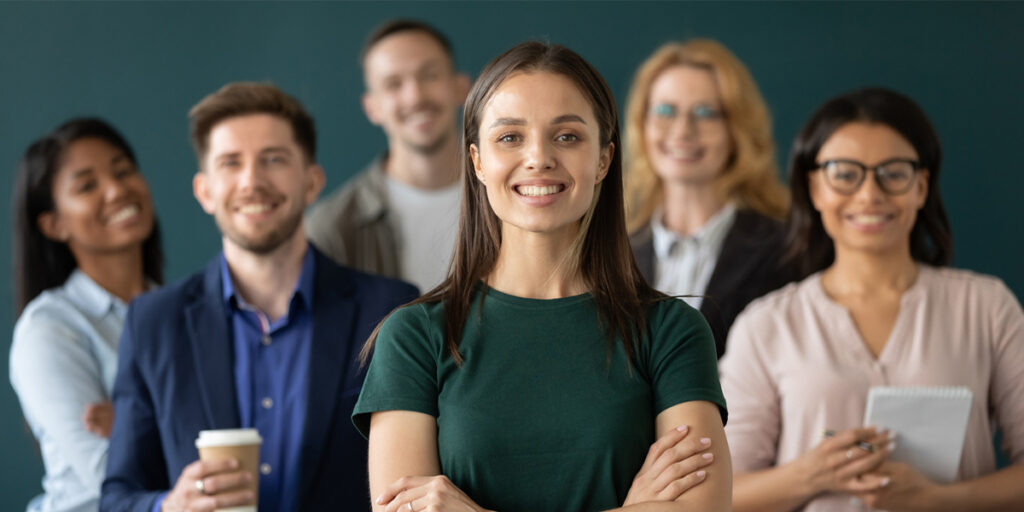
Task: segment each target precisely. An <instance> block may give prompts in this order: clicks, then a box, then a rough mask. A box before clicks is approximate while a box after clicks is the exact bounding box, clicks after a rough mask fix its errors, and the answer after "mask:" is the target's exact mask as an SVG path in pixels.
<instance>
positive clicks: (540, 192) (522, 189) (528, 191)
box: [516, 185, 561, 197]
mask: <svg viewBox="0 0 1024 512" xmlns="http://www.w3.org/2000/svg"><path fill="white" fill-rule="evenodd" d="M560 188H561V187H559V186H558V185H548V186H545V187H538V186H534V185H520V186H519V187H516V190H518V191H519V193H520V194H522V195H524V196H532V197H536V196H547V195H551V194H557V193H558V191H559V189H560Z"/></svg>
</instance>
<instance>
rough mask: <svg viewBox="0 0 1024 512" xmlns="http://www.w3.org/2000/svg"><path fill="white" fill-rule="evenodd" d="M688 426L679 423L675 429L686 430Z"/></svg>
mask: <svg viewBox="0 0 1024 512" xmlns="http://www.w3.org/2000/svg"><path fill="white" fill-rule="evenodd" d="M689 428H690V427H688V426H686V425H679V426H678V427H676V430H678V431H680V432H686V430H687V429H689Z"/></svg>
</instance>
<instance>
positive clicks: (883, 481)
mask: <svg viewBox="0 0 1024 512" xmlns="http://www.w3.org/2000/svg"><path fill="white" fill-rule="evenodd" d="M890 481H891V479H890V478H889V477H885V478H883V479H882V483H881V484H879V485H880V486H881V487H885V486H887V485H889V482H890Z"/></svg>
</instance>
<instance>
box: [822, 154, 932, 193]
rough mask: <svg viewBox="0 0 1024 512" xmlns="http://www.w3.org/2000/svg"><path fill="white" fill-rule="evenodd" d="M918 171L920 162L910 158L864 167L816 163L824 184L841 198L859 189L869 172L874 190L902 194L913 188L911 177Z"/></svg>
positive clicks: (848, 163)
mask: <svg viewBox="0 0 1024 512" xmlns="http://www.w3.org/2000/svg"><path fill="white" fill-rule="evenodd" d="M920 169H921V163H920V162H918V161H917V160H913V159H910V158H890V159H889V160H886V161H884V162H882V163H880V164H878V165H875V166H873V167H868V166H867V165H864V164H863V163H861V162H858V161H856V160H847V159H836V160H826V161H824V162H821V163H819V164H818V169H817V170H820V171H822V172H823V173H824V174H825V183H828V186H829V187H831V188H832V190H835V191H836V192H838V193H840V194H843V195H850V194H853V193H854V192H857V190H859V189H860V186H861V185H862V184H863V183H864V179H865V178H866V177H867V175H868V171H873V172H874V175H875V183H876V184H878V188H880V189H882V191H883V192H885V193H886V194H889V195H899V194H905V193H906V192H907V191H908V190H910V188H911V187H912V186H913V185H914V176H915V175H916V174H917V171H919V170H920Z"/></svg>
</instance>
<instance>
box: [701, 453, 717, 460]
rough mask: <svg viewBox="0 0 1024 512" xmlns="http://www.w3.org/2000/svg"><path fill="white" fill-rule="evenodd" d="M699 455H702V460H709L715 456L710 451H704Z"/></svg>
mask: <svg viewBox="0 0 1024 512" xmlns="http://www.w3.org/2000/svg"><path fill="white" fill-rule="evenodd" d="M701 457H703V458H704V460H711V459H713V458H715V456H714V455H711V454H710V453H705V454H704V455H701Z"/></svg>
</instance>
